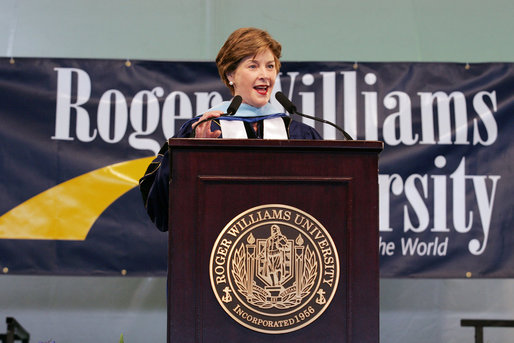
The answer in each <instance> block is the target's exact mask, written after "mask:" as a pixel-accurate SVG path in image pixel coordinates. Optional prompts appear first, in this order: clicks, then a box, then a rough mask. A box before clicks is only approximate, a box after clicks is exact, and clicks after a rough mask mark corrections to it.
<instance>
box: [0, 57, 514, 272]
mask: <svg viewBox="0 0 514 343" xmlns="http://www.w3.org/2000/svg"><path fill="white" fill-rule="evenodd" d="M512 89H514V69H513V64H510V63H483V64H471V65H467V64H458V63H362V64H354V63H342V62H341V63H338V62H330V63H327V62H308V63H307V62H284V63H283V64H282V70H281V73H280V74H279V77H278V79H277V82H276V85H275V90H274V91H282V92H283V93H284V94H285V95H286V96H288V97H289V98H290V99H291V100H292V101H293V102H294V103H295V104H296V106H297V108H298V110H299V111H300V112H302V113H307V114H315V115H317V116H318V117H320V118H323V119H325V120H329V121H332V122H335V123H337V124H338V125H339V126H341V127H343V128H344V129H345V130H346V131H347V132H348V133H349V134H350V135H351V136H353V137H355V138H358V139H364V140H381V141H383V142H384V145H385V149H384V151H383V153H382V154H381V155H380V164H379V165H380V175H379V184H380V226H379V227H378V228H377V230H380V241H379V242H377V243H378V244H379V252H380V258H381V276H382V277H513V276H514V252H513V249H512V248H511V247H512V246H514V231H513V230H512V226H513V224H514V220H513V214H512V213H513V211H512V207H513V206H512V204H513V201H512V200H511V197H510V196H509V194H511V193H513V191H514V189H513V188H514V187H513V186H512V183H511V182H510V180H512V176H513V175H512V174H513V163H512V158H513V157H514V148H513V144H512V141H513V139H512V136H513V134H514V132H513V121H514V119H513V116H512V113H513V111H514V97H513V96H512ZM229 98H230V93H229V92H228V90H227V89H226V88H225V87H224V85H223V84H222V83H221V81H220V80H219V76H218V73H217V70H216V66H215V65H214V63H207V62H155V61H120V60H87V59H16V60H11V59H7V58H4V59H0V118H1V125H0V140H1V143H2V144H1V145H0V146H1V148H0V149H1V150H2V151H1V154H0V161H1V162H0V171H1V175H2V179H1V180H0V189H1V190H2V191H1V192H0V268H2V271H3V273H12V274H66V275H138V276H141V275H165V274H166V260H167V235H166V234H163V233H161V232H159V231H158V230H157V229H156V228H154V227H153V225H152V223H151V222H150V220H149V219H148V217H147V215H146V213H145V210H144V207H143V203H142V199H141V196H140V194H139V191H138V189H137V183H138V179H139V178H140V177H141V176H142V175H143V174H144V171H145V169H146V167H147V165H148V164H149V163H150V161H151V160H152V158H153V156H154V155H155V154H156V153H157V151H158V150H159V148H160V146H161V145H162V144H163V143H164V142H165V140H166V138H168V137H171V136H172V135H173V134H174V133H175V132H176V131H177V130H178V128H179V127H180V126H181V125H182V123H184V122H185V121H186V120H188V119H189V118H191V117H192V116H193V115H196V114H199V113H202V112H203V111H205V110H206V109H208V108H209V107H211V106H212V105H215V104H217V103H219V102H220V101H222V100H227V99H229ZM272 101H275V100H274V99H273V100H272ZM295 119H297V120H303V121H304V122H306V123H308V124H310V125H313V126H315V127H316V129H317V130H318V131H319V132H320V133H321V134H322V135H323V137H324V138H325V139H342V137H341V136H340V134H339V133H338V132H336V131H335V129H334V128H333V127H331V126H323V124H320V123H317V122H316V123H314V122H312V121H311V120H309V119H302V118H295ZM372 182H374V180H372Z"/></svg>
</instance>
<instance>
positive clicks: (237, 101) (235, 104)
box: [194, 95, 243, 130]
mask: <svg viewBox="0 0 514 343" xmlns="http://www.w3.org/2000/svg"><path fill="white" fill-rule="evenodd" d="M242 102H243V98H241V96H240V95H236V96H235V97H234V98H233V99H232V101H231V102H230V105H228V108H227V112H226V113H223V114H222V115H221V116H220V117H226V116H233V115H234V114H235V113H236V112H237V110H238V109H239V106H241V103H242ZM216 118H218V117H212V118H207V119H203V120H200V121H199V122H197V124H196V126H195V128H194V130H196V128H197V127H198V125H200V124H202V123H205V122H207V121H210V120H213V119H216Z"/></svg>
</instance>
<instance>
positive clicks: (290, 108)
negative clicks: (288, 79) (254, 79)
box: [275, 92, 353, 141]
mask: <svg viewBox="0 0 514 343" xmlns="http://www.w3.org/2000/svg"><path fill="white" fill-rule="evenodd" d="M275 98H276V99H277V100H278V102H279V103H280V105H282V106H283V107H284V108H285V109H286V111H287V112H289V113H291V114H297V115H299V116H301V117H305V118H309V119H312V120H315V121H319V122H320V123H324V124H328V125H331V126H333V127H335V128H336V129H337V130H339V132H341V133H342V134H343V136H344V138H345V140H347V141H353V138H352V136H350V135H349V134H347V133H346V131H345V130H343V129H341V128H340V127H339V126H337V125H336V124H334V123H332V122H330V121H328V120H325V119H321V118H317V117H314V116H310V115H308V114H303V113H300V112H298V111H297V110H296V106H295V105H294V104H293V103H292V102H291V100H289V99H288V98H287V97H286V96H285V95H284V93H282V92H277V93H276V94H275Z"/></svg>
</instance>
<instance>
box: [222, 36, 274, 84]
mask: <svg viewBox="0 0 514 343" xmlns="http://www.w3.org/2000/svg"><path fill="white" fill-rule="evenodd" d="M267 49H269V50H270V51H271V52H272V53H273V56H274V57H275V67H276V70H277V73H278V72H279V71H280V56H281V53H282V45H280V43H279V42H277V41H276V40H274V39H273V38H272V37H271V36H270V34H269V33H268V32H266V31H264V30H261V29H257V28H254V27H244V28H240V29H237V30H235V31H234V32H232V34H231V35H230V36H229V37H228V38H227V40H226V42H225V44H223V46H222V47H221V49H220V51H219V52H218V56H217V57H216V66H217V67H218V73H219V74H220V77H221V80H223V82H224V83H225V85H226V86H227V87H228V88H229V89H230V91H231V92H232V94H234V86H231V85H230V84H229V81H228V78H227V74H230V73H232V72H233V71H234V70H236V68H237V66H238V65H239V62H241V60H242V59H243V58H245V57H247V56H255V55H257V54H259V53H260V52H263V51H265V50H267Z"/></svg>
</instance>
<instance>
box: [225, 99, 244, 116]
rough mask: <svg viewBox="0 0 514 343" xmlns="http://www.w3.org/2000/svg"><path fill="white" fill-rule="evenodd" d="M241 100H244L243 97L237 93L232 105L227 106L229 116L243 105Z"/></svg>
mask: <svg viewBox="0 0 514 343" xmlns="http://www.w3.org/2000/svg"><path fill="white" fill-rule="evenodd" d="M241 102H243V98H241V96H240V95H236V96H235V97H234V99H232V101H231V102H230V105H228V108H227V114H226V115H227V116H233V115H234V114H235V113H236V112H237V109H238V108H239V106H241Z"/></svg>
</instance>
